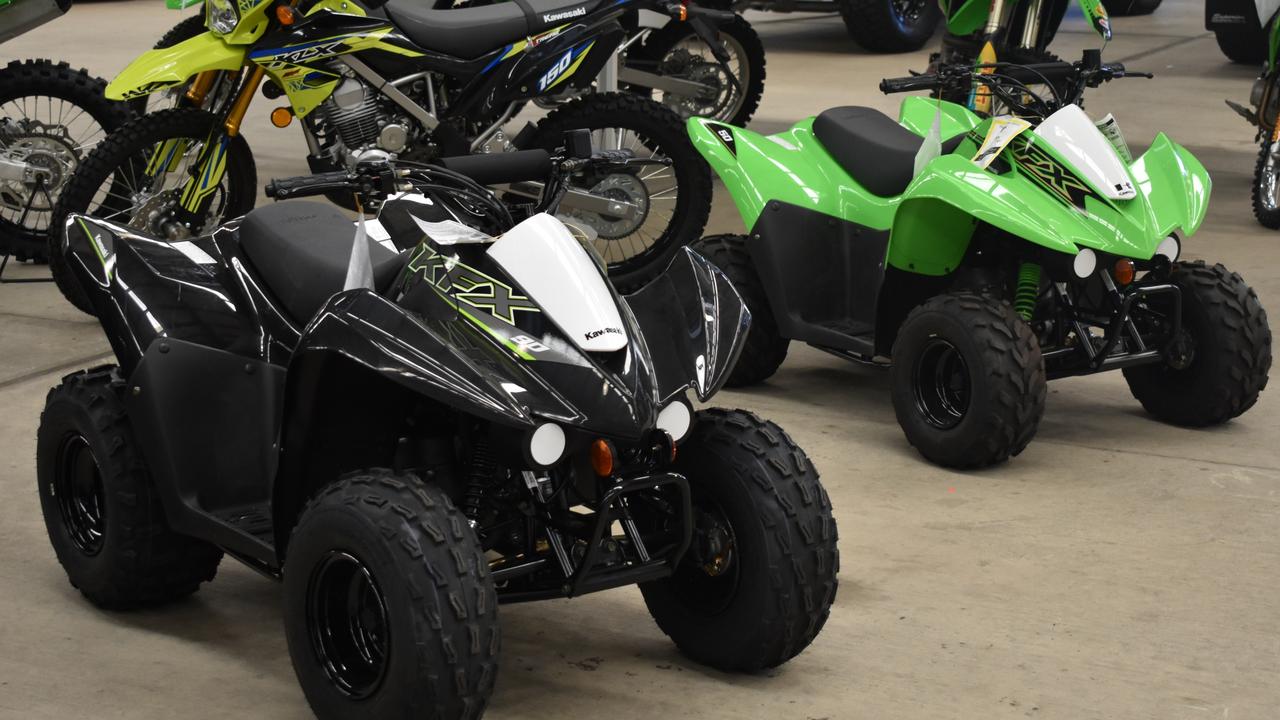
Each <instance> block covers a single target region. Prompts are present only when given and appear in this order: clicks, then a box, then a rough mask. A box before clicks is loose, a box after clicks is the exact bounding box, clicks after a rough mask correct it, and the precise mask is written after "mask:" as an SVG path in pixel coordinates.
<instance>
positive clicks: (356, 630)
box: [307, 550, 389, 700]
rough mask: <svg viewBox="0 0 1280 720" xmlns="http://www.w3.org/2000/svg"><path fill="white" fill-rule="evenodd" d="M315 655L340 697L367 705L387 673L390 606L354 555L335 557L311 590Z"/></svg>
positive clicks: (318, 570) (327, 562) (323, 567)
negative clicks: (341, 694)
mask: <svg viewBox="0 0 1280 720" xmlns="http://www.w3.org/2000/svg"><path fill="white" fill-rule="evenodd" d="M307 616H308V618H309V620H310V624H311V649H312V650H313V651H315V653H316V657H317V658H318V659H319V660H320V664H321V666H322V667H323V668H324V671H325V674H327V675H328V676H329V680H330V681H331V682H332V683H333V684H334V686H335V687H337V688H338V689H339V690H341V691H342V692H344V693H346V694H347V695H349V696H350V697H352V698H354V699H357V700H358V699H363V698H366V697H368V696H369V695H370V694H371V693H373V692H374V691H375V690H377V689H378V686H379V685H380V684H381V683H382V678H383V676H384V675H386V672H387V656H388V654H389V636H388V632H389V628H388V626H387V605H386V602H385V601H384V600H383V599H382V591H381V590H379V589H378V583H377V581H375V580H374V579H373V574H372V573H371V572H370V571H369V568H368V567H367V566H366V565H365V564H364V563H363V562H362V561H361V560H360V559H359V558H357V557H355V556H354V555H351V554H350V553H345V552H339V551H336V550H334V551H331V552H330V553H329V554H328V555H326V556H325V558H324V560H322V561H321V563H320V564H319V565H318V566H317V567H316V570H315V573H314V574H313V575H312V578H311V582H310V583H309V584H308V586H307Z"/></svg>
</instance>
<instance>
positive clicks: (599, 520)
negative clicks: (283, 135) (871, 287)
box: [36, 150, 839, 720]
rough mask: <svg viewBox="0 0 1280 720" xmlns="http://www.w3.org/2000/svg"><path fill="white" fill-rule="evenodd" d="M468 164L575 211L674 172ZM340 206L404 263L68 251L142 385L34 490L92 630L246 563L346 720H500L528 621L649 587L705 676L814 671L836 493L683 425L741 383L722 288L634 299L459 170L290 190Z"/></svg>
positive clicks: (361, 176)
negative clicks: (802, 660)
mask: <svg viewBox="0 0 1280 720" xmlns="http://www.w3.org/2000/svg"><path fill="white" fill-rule="evenodd" d="M511 155H515V156H519V157H514V158H512V157H508V156H511ZM531 158H532V160H531V161H530V159H531ZM445 164H446V165H447V166H449V167H452V168H461V169H465V170H466V172H468V173H472V174H475V175H477V176H478V177H481V178H482V181H484V182H494V181H498V180H509V181H521V180H526V179H527V178H529V177H530V176H531V175H530V172H531V171H532V170H535V169H537V168H539V167H541V168H542V172H543V173H544V175H543V177H544V179H545V177H546V176H545V173H546V172H547V167H548V166H550V168H551V170H550V172H551V173H552V175H553V177H552V178H550V179H549V180H547V181H546V182H545V184H544V188H545V189H547V190H548V191H549V192H552V193H553V196H554V194H555V193H560V192H563V190H564V189H566V188H567V187H568V186H569V185H570V184H571V182H572V177H573V176H574V175H575V174H577V173H579V172H587V171H591V172H602V173H603V172H612V171H614V170H617V169H618V168H625V167H631V166H634V165H637V164H638V165H641V166H647V165H648V163H647V162H639V163H638V162H637V161H636V160H635V159H634V158H627V157H626V156H625V155H621V154H618V153H605V154H602V155H600V156H598V157H593V158H577V157H570V156H558V157H556V158H551V157H549V155H548V154H547V153H546V152H545V151H541V150H531V151H523V152H519V153H508V154H503V155H490V156H481V157H479V158H467V159H465V160H464V161H463V162H462V164H461V165H459V164H457V163H445ZM339 190H341V191H347V192H357V193H359V194H360V195H361V196H362V197H363V198H364V201H365V202H366V204H367V206H368V207H378V208H380V213H379V217H378V226H377V229H378V230H379V232H374V229H373V228H370V229H368V230H367V231H366V230H357V229H356V228H355V227H353V225H352V223H351V221H350V220H348V219H347V218H346V216H344V215H343V214H342V213H341V212H339V211H338V210H337V209H336V208H334V207H333V206H332V205H328V204H323V203H313V202H305V201H301V202H282V203H277V204H275V205H272V206H269V207H262V208H259V209H256V210H254V211H252V212H250V213H249V214H248V215H246V216H244V217H243V218H240V219H236V220H233V221H231V222H229V223H227V224H224V225H222V226H220V227H219V228H217V229H215V230H214V231H213V232H212V233H210V234H206V235H199V236H193V237H191V238H189V239H187V240H182V241H178V242H172V241H170V240H169V239H168V238H165V237H157V236H153V235H148V234H144V233H143V232H141V231H138V230H136V229H134V228H131V227H128V226H126V225H123V224H119V223H115V222H111V221H108V220H101V219H96V218H92V217H88V216H83V215H78V214H75V215H71V216H69V217H68V219H67V225H66V239H65V244H64V245H63V246H62V247H61V248H60V251H61V252H63V253H64V259H65V261H66V265H67V267H68V268H70V269H71V270H72V271H73V272H75V273H76V275H77V277H78V278H79V281H80V283H81V284H82V285H83V286H84V287H85V288H86V290H87V291H88V295H89V298H90V301H91V302H92V303H93V305H94V308H95V309H96V310H97V315H98V318H99V321H100V322H101V324H102V327H103V329H104V330H105V331H106V333H107V335H108V337H109V338H110V340H111V343H112V347H113V348H114V350H115V354H116V364H115V365H112V366H103V367H98V368H94V369H92V370H86V371H82V372H77V373H74V374H71V375H69V376H67V377H66V378H64V379H63V380H62V382H61V383H60V384H59V385H58V386H57V387H56V388H54V389H53V390H52V391H51V392H50V393H49V396H48V399H47V401H46V405H45V409H44V412H43V413H42V415H41V418H40V428H39V432H38V439H37V457H36V464H37V476H38V481H39V484H40V497H41V503H42V507H43V512H44V518H45V522H46V525H47V527H48V531H49V538H50V540H51V542H52V544H53V547H54V549H55V551H56V553H57V557H58V560H59V562H61V564H62V566H63V568H64V569H65V570H66V573H67V575H68V577H69V578H70V580H71V583H72V584H73V585H75V586H76V587H77V588H79V590H80V592H81V593H83V595H84V596H85V597H86V598H87V599H88V600H89V601H90V602H92V603H94V604H95V605H97V606H99V607H103V608H111V609H124V608H135V607H141V606H152V605H157V604H160V603H165V602H170V601H174V600H177V599H179V598H183V597H186V596H187V595H190V594H191V593H193V592H195V591H196V589H197V588H198V587H199V586H200V585H201V584H202V583H204V582H207V581H210V580H212V579H213V577H214V575H215V573H216V572H217V567H218V564H219V562H220V560H221V558H222V556H223V554H224V553H226V554H229V555H231V556H233V557H235V558H236V559H237V560H240V561H242V562H244V563H246V564H248V565H249V566H251V567H253V568H254V569H256V570H258V571H260V572H262V573H263V574H265V575H268V576H270V577H275V578H280V579H282V580H283V585H284V588H283V603H282V605H283V613H284V626H285V635H286V638H287V641H288V647H289V655H290V657H291V659H292V661H293V667H294V670H295V672H296V675H297V678H298V682H299V684H300V685H301V686H302V690H303V692H304V694H305V696H306V698H307V701H308V702H309V703H310V705H311V707H312V709H313V710H314V711H315V714H316V716H317V717H319V718H323V719H325V720H349V719H350V720H355V719H357V718H362V719H363V718H405V717H425V716H430V717H433V718H440V719H441V720H461V719H463V718H466V719H468V720H470V719H472V718H479V717H480V716H481V715H482V714H483V712H484V708H485V705H486V703H487V702H488V699H489V696H490V694H491V692H492V691H493V687H494V682H495V678H496V676H497V665H498V658H499V651H500V647H501V634H502V633H501V627H500V624H499V622H498V619H499V618H498V615H499V613H498V605H499V604H500V603H508V602H512V603H513V602H524V601H530V600H541V599H552V598H564V597H577V596H580V595H584V594H586V593H592V592H598V591H601V590H606V589H609V588H615V587H621V586H627V585H639V587H640V591H641V593H642V594H643V596H644V600H645V603H646V605H647V606H648V608H649V611H650V613H651V614H652V615H653V617H654V619H655V620H656V621H657V624H658V626H659V627H660V628H661V629H662V630H663V631H664V632H665V633H666V634H667V635H669V636H670V637H671V639H672V640H673V641H674V642H675V643H676V645H677V646H678V647H679V649H680V650H681V651H682V652H683V653H685V654H686V655H688V656H689V657H690V658H692V659H694V660H695V661H697V662H701V663H705V664H707V665H709V666H711V667H714V668H718V669H721V670H726V671H759V670H761V669H764V668H769V667H773V666H776V665H779V664H781V663H783V662H786V661H787V660H788V659H790V658H792V657H794V656H795V655H797V654H798V653H800V652H801V651H802V650H803V649H804V648H805V647H806V646H808V644H809V643H810V642H811V641H812V640H813V639H814V637H815V636H816V635H817V633H818V632H819V631H820V630H821V628H822V626H823V624H824V622H825V621H826V619H827V616H828V613H829V611H830V608H831V604H832V601H833V599H834V596H835V592H836V582H837V579H836V574H837V571H838V570H839V555H838V550H837V546H836V525H835V521H834V519H833V517H832V513H831V506H830V502H829V500H828V497H827V494H826V492H825V491H824V490H823V488H822V484H821V482H820V480H819V478H818V474H817V471H816V470H815V469H814V467H813V465H812V463H810V461H809V459H808V458H807V457H806V455H805V453H804V452H803V451H802V450H801V449H800V448H799V447H797V446H796V445H795V443H794V442H792V440H791V439H790V438H789V437H788V436H787V434H786V433H785V432H783V431H782V429H781V428H779V427H778V426H777V425H775V424H773V423H771V422H768V421H765V420H761V419H760V418H758V417H756V416H755V415H753V414H751V413H748V412H745V411H742V410H722V409H716V408H706V409H702V410H697V411H695V410H694V409H693V406H692V404H691V403H690V400H689V399H688V398H687V397H686V395H688V394H689V393H690V392H692V394H693V395H696V397H697V398H698V399H699V400H702V401H706V400H708V399H710V398H711V397H712V396H714V395H715V393H716V391H717V390H718V389H719V388H720V386H721V384H722V383H723V382H724V379H725V377H726V376H727V374H728V373H729V371H730V369H731V368H732V367H733V363H734V361H735V360H736V358H737V356H738V354H739V352H740V351H741V349H742V340H743V337H744V334H745V333H746V330H747V328H748V326H749V322H750V316H749V314H748V312H747V311H746V309H745V308H744V307H743V304H742V301H741V299H740V298H739V297H738V295H737V293H736V292H735V291H734V289H733V287H732V286H731V285H730V284H729V281H728V280H727V279H726V278H725V277H724V275H722V274H721V273H720V272H719V271H717V270H716V269H715V268H714V267H713V266H712V265H711V264H710V263H708V262H707V261H706V260H705V259H703V258H701V257H699V256H698V255H697V254H695V253H692V252H690V251H688V250H686V249H683V248H682V249H680V250H678V251H677V252H676V253H675V255H674V257H673V258H672V260H671V261H670V263H669V264H668V266H667V267H666V269H665V271H664V272H663V273H662V274H660V275H659V277H658V278H657V279H656V280H655V281H654V282H653V283H651V284H650V285H649V286H647V287H646V288H645V289H644V290H641V291H640V292H638V293H635V294H632V295H628V296H619V294H618V293H617V291H616V290H615V289H614V287H613V286H612V285H611V284H610V282H609V280H608V278H607V276H606V275H605V273H604V271H603V267H602V263H601V261H600V260H599V258H598V257H596V256H595V255H594V253H593V251H592V250H591V246H590V244H589V243H586V244H584V241H585V240H586V238H587V237H588V236H589V235H590V232H591V230H590V228H589V226H585V225H582V226H577V225H575V224H566V223H564V222H562V221H561V220H559V219H557V218H556V217H553V216H552V215H550V214H547V213H545V212H539V213H535V214H533V215H532V216H530V217H529V218H527V219H526V220H524V221H523V222H520V223H518V224H515V225H512V222H511V218H510V217H508V216H507V209H506V207H505V206H504V205H503V204H502V203H500V202H498V201H497V200H496V199H495V198H494V197H493V196H492V195H490V194H489V193H488V192H487V191H486V190H485V189H484V188H483V187H481V186H479V185H478V184H476V182H474V181H473V180H472V179H469V178H468V177H466V176H463V175H461V174H460V173H459V172H456V171H454V170H450V169H446V168H441V167H434V166H425V165H407V164H401V165H399V166H392V165H388V164H386V163H378V162H373V163H362V164H361V165H358V166H357V167H356V168H355V169H354V170H353V171H351V172H344V171H336V172H332V173H328V174H325V175H320V176H315V177H303V178H294V179H290V180H285V181H279V182H276V183H272V184H270V185H268V187H267V193H268V194H269V195H272V196H274V197H277V198H281V197H294V198H298V197H305V196H308V195H318V194H321V193H331V192H335V191H339ZM554 206H555V202H554V197H553V199H552V201H551V202H547V203H544V204H543V205H542V207H543V208H545V209H553V208H554ZM494 234H496V235H497V237H494V236H493V235H494ZM353 236H354V238H353ZM193 410H198V411H196V412H193ZM211 438H216V441H214V442H211V441H210V439H211Z"/></svg>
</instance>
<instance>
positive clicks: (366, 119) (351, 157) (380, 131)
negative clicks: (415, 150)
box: [316, 77, 417, 167]
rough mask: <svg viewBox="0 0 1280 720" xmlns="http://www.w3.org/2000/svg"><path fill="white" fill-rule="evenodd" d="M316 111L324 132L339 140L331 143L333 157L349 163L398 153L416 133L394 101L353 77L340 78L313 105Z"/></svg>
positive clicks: (409, 143) (403, 151)
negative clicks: (326, 95) (339, 82)
mask: <svg viewBox="0 0 1280 720" xmlns="http://www.w3.org/2000/svg"><path fill="white" fill-rule="evenodd" d="M316 115H317V116H318V119H319V120H320V121H321V124H322V128H323V133H324V135H326V136H327V137H328V138H332V139H336V140H337V141H339V142H338V143H333V144H331V150H332V152H333V153H334V160H337V161H339V162H342V163H344V164H346V165H347V166H349V167H354V166H355V165H356V164H357V163H359V162H361V161H363V160H373V159H387V158H388V156H390V155H395V156H401V155H403V154H405V152H406V151H407V150H408V149H409V148H410V146H411V145H412V143H413V140H414V139H415V137H414V136H415V135H416V134H417V124H416V123H414V122H413V121H412V120H410V119H409V118H408V117H406V116H405V115H404V114H402V113H401V112H400V109H399V107H397V106H396V105H395V103H393V102H391V101H390V100H388V99H387V98H386V97H385V96H383V95H382V94H381V93H378V92H377V91H375V90H373V89H372V88H370V87H369V86H367V85H365V84H364V83H363V82H361V81H360V80H358V79H356V78H350V77H349V78H347V79H345V80H343V81H342V84H340V85H339V86H338V88H337V89H336V90H334V92H333V94H332V95H330V96H329V98H328V99H327V100H325V101H324V102H323V103H321V105H320V107H318V108H316ZM335 136H336V137H335ZM331 142H332V141H331Z"/></svg>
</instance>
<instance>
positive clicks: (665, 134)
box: [527, 93, 711, 292]
mask: <svg viewBox="0 0 1280 720" xmlns="http://www.w3.org/2000/svg"><path fill="white" fill-rule="evenodd" d="M574 129H586V130H590V131H591V143H592V149H593V150H595V151H600V150H623V151H627V152H629V153H630V154H631V155H632V156H633V157H636V158H642V159H662V158H665V159H668V160H670V161H671V162H670V164H669V165H642V166H637V167H633V168H628V169H625V170H617V171H612V172H607V173H596V172H592V173H579V174H577V175H575V176H574V177H573V178H572V179H571V185H572V187H573V188H575V189H577V190H583V191H586V192H588V193H590V194H592V195H596V196H602V197H604V198H608V199H609V200H616V201H618V204H617V205H616V210H615V208H614V207H609V208H604V209H599V208H585V207H580V206H577V207H576V206H575V200H574V199H573V198H568V197H567V198H566V199H565V200H564V201H563V202H562V203H561V207H560V213H561V214H563V215H566V216H568V217H570V218H572V219H574V220H576V221H578V222H580V223H582V224H584V225H588V226H590V227H591V228H592V229H594V230H595V231H596V233H597V234H598V235H599V237H598V238H597V240H596V244H595V248H596V250H597V252H598V253H599V254H600V257H601V258H603V259H604V261H605V263H607V265H608V270H609V276H610V278H611V279H612V280H613V282H614V284H615V285H617V286H618V287H619V289H620V290H622V291H623V292H626V291H628V290H631V289H634V288H636V287H639V286H640V285H643V284H644V283H646V282H648V281H649V280H651V279H652V278H653V277H654V276H656V275H657V274H658V273H660V272H662V270H664V269H666V265H667V263H668V262H670V260H671V257H672V256H673V255H674V254H675V252H676V251H677V250H678V249H679V248H680V247H681V246H683V245H685V244H686V243H688V242H690V241H692V240H694V239H696V238H697V237H698V235H699V234H701V232H702V228H703V226H704V225H705V224H706V222H707V216H708V214H709V213H710V212H711V170H710V168H709V167H708V166H707V163H706V161H705V160H703V159H702V156H701V155H699V154H698V152H697V151H696V150H694V148H693V145H692V143H690V142H689V138H688V135H687V134H686V133H685V131H684V124H683V122H682V121H681V120H680V118H679V117H678V116H677V115H675V113H672V112H671V111H670V110H667V109H666V108H664V107H662V106H661V105H658V104H657V103H655V102H653V101H651V100H646V99H643V98H637V97H633V96H629V95H621V94H616V93H605V94H598V95H590V96H587V97H582V98H578V99H576V100H573V101H571V102H569V103H567V104H565V105H564V107H561V108H560V109H558V110H555V111H554V112H552V113H551V114H550V115H548V116H547V117H546V118H545V119H544V120H543V121H542V122H540V123H538V127H537V130H536V132H535V133H534V135H533V137H532V138H531V140H530V141H529V142H528V143H527V146H528V147H541V148H546V149H548V150H551V149H555V148H556V147H557V146H559V145H560V144H561V143H562V142H563V138H564V133H565V131H566V130H574Z"/></svg>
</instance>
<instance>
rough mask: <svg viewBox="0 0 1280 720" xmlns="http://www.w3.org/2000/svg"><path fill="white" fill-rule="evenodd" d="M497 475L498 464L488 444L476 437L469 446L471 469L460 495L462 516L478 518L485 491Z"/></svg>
mask: <svg viewBox="0 0 1280 720" xmlns="http://www.w3.org/2000/svg"><path fill="white" fill-rule="evenodd" d="M497 475H498V463H497V460H495V459H494V457H493V453H492V452H491V451H490V450H489V446H488V444H487V443H486V442H485V441H484V439H483V438H479V437H477V438H476V439H475V440H474V442H473V443H472V446H471V468H470V472H469V473H468V477H467V489H466V492H465V493H463V495H462V503H461V506H462V507H461V509H462V514H463V515H466V516H467V519H469V520H473V521H474V520H477V519H479V517H480V506H481V503H482V502H483V501H484V494H485V491H486V490H487V489H488V488H489V486H490V485H492V484H493V480H494V478H495V477H497Z"/></svg>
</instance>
